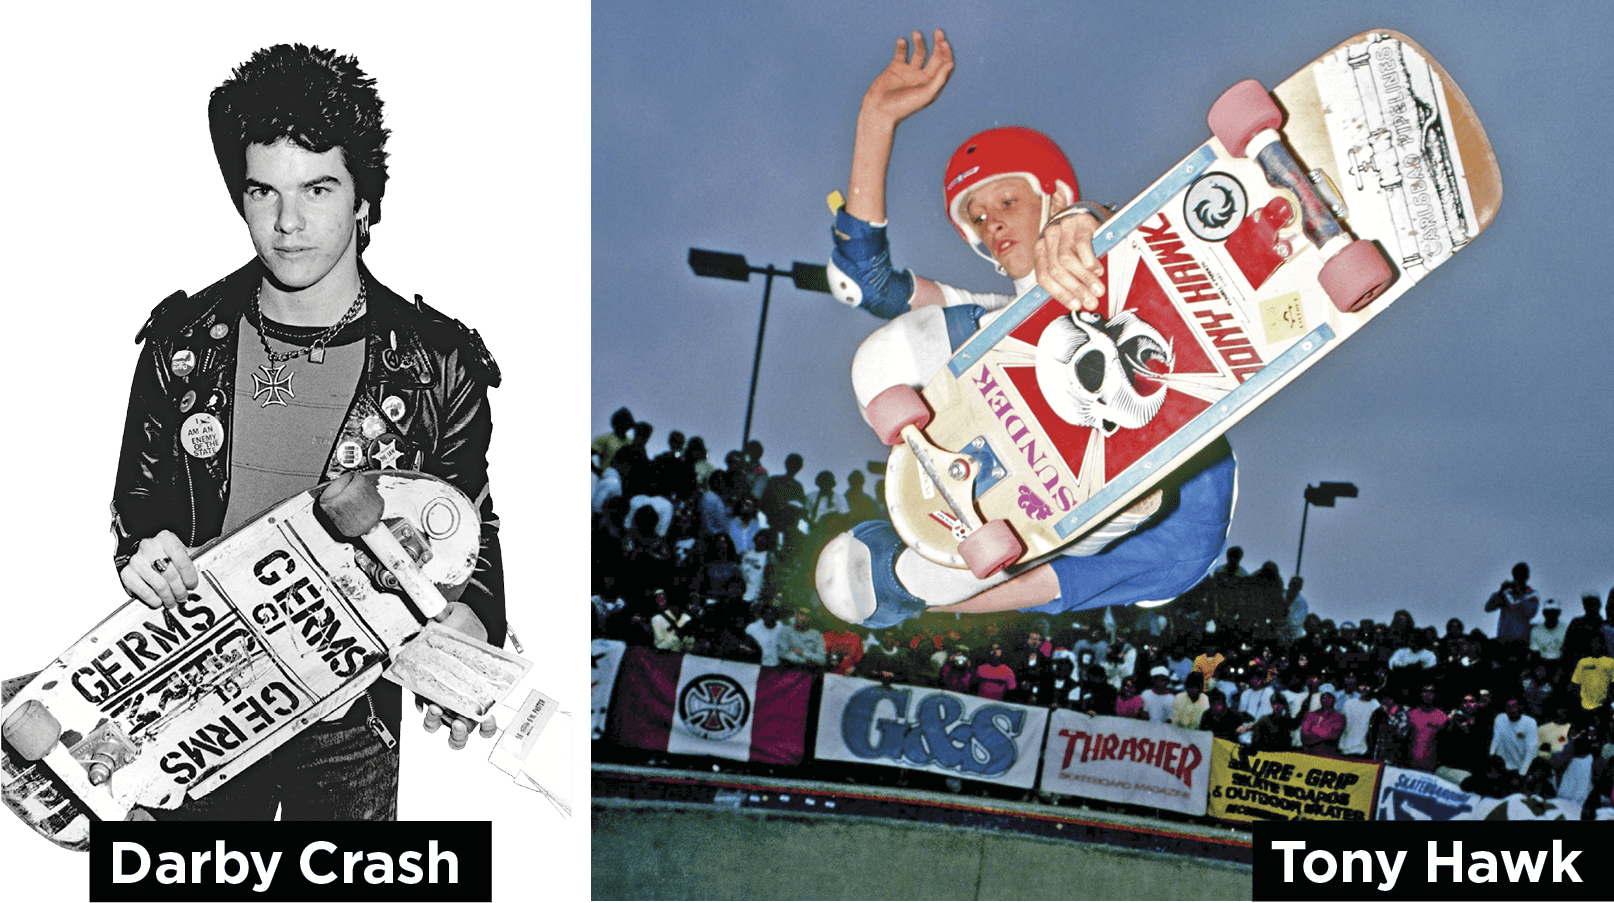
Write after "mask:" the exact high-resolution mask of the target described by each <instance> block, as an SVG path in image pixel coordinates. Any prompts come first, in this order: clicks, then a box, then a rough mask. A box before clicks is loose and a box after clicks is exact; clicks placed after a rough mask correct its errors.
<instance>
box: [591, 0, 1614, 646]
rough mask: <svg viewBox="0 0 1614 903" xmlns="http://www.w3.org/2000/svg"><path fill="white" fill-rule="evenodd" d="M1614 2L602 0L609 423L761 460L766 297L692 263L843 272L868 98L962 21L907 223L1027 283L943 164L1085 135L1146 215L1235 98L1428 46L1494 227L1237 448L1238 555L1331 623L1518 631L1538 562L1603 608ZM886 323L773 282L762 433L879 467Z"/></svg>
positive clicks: (599, 80) (966, 268) (943, 274)
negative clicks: (746, 0) (682, 2)
mask: <svg viewBox="0 0 1614 903" xmlns="http://www.w3.org/2000/svg"><path fill="white" fill-rule="evenodd" d="M1611 23H1614V13H1611V12H1610V11H1609V8H1607V7H1604V6H1598V5H1592V4H1549V5H1540V4H1529V5H1527V4H1515V3H1495V4H1405V3H1394V4H1390V3H1354V4H1348V5H1330V6H1326V7H1323V6H1319V7H1316V8H1297V7H1296V5H1294V4H1285V5H1279V4H1257V3H1236V4H1217V5H1215V6H1206V5H1203V4H1192V5H1191V4H1174V3H1165V4H1150V5H1148V6H1146V7H1145V6H1130V7H1128V8H1126V9H1123V8H1122V7H1121V6H1120V5H1111V4H1104V5H1099V4H1089V3H1068V2H1061V3H1017V4H1012V5H1008V6H1000V5H990V4H981V3H937V4H926V5H925V6H924V7H923V9H922V10H921V9H920V7H919V6H918V5H915V4H867V3H814V4H791V5H788V6H786V5H778V4H772V5H752V4H725V3H715V4H704V5H702V6H700V7H698V8H696V7H688V6H665V5H661V4H651V3H610V4H597V5H596V6H595V10H594V23H593V34H594V38H593V41H594V43H593V73H594V84H593V102H592V109H593V174H592V176H593V203H592V213H593V222H592V231H593V239H594V240H593V251H592V254H593V273H592V285H593V303H592V318H593V322H592V342H593V345H592V352H593V361H592V374H593V388H592V393H591V394H592V404H591V411H590V418H591V419H590V424H589V426H590V429H591V434H593V433H598V432H601V431H603V430H604V429H605V428H606V420H607V418H608V417H609V415H610V412H611V411H612V410H614V409H615V408H616V407H617V406H618V405H620V404H627V405H628V406H630V407H631V408H632V409H633V411H634V413H635V414H636V415H637V416H639V417H640V418H641V419H645V420H648V421H649V422H651V423H652V424H654V425H655V426H656V428H657V438H656V439H654V440H652V447H659V446H660V445H661V444H662V443H663V442H664V440H665V436H666V433H667V432H668V431H669V430H672V429H679V430H682V431H684V432H685V433H688V434H691V435H694V434H700V435H703V436H704V437H706V439H707V443H708V446H709V447H710V448H711V449H712V451H713V456H714V457H715V458H718V459H721V456H722V454H723V453H724V452H725V451H727V450H728V449H730V448H734V447H737V445H738V443H739V440H740V434H741V428H742V424H743V420H744V416H745V401H746V389H747V385H748V381H749V378H750V367H751V356H752V351H753V347H754V342H755V340H756V330H757V315H758V311H759V308H760V302H761V295H762V285H761V277H754V278H753V281H752V282H751V283H750V284H746V285H742V284H740V283H737V282H725V281H719V280H712V279H702V278H697V277H696V276H694V275H693V274H692V273H691V272H690V270H689V268H688V266H687V265H686V263H685V255H686V254H687V251H688V249H689V248H690V247H703V248H710V249H714V250H722V251H734V252H739V253H743V254H745V255H747V257H748V258H749V260H750V261H751V263H752V264H754V265H759V266H760V265H763V264H768V263H772V264H775V265H778V266H781V267H788V266H789V265H790V264H791V262H792V261H795V260H801V261H805V262H811V263H822V262H823V261H824V260H825V259H826V258H827V257H828V254H829V225H830V213H829V209H828V207H827V205H826V204H825V201H824V198H825V196H826V195H827V194H828V193H829V192H830V191H832V190H834V189H837V188H844V185H845V181H846V173H847V169H848V166H849V163H850V154H851V139H852V133H853V127H854V124H855V117H856V113H857V105H858V101H859V99H860V98H861V95H862V92H863V90H864V89H865V88H866V87H867V84H868V82H869V80H870V79H871V78H872V77H873V76H874V74H875V73H876V72H878V71H879V69H880V68H881V67H882V66H883V65H884V64H885V62H886V61H887V60H888V59H889V57H890V53H891V47H892V45H893V43H894V41H895V39H896V38H897V37H899V36H902V35H905V34H906V33H908V32H909V31H910V30H912V29H914V28H919V29H922V30H924V31H925V32H926V33H927V34H928V33H929V31H930V30H931V29H932V28H935V27H938V26H939V27H942V28H944V29H946V31H947V33H948V36H949V39H950V41H951V43H952V44H953V47H954V49H955V52H956V54H957V69H956V71H955V73H954V75H953V78H952V81H951V82H950V83H949V85H948V87H947V89H946V91H945V92H944V93H943V94H942V96H941V98H940V99H939V100H938V101H937V102H936V103H935V104H934V105H933V106H931V107H930V108H929V109H927V110H925V111H923V112H921V113H920V114H918V115H917V116H915V117H914V118H912V119H910V120H909V121H908V122H906V123H904V124H903V126H902V127H901V129H900V130H899V132H898V135H897V146H896V151H895V156H894V159H893V163H892V167H891V178H890V187H889V209H890V220H891V223H892V225H891V241H892V247H893V257H894V260H895V261H896V264H897V266H899V267H911V268H913V269H914V271H915V272H918V273H921V274H923V275H926V276H929V277H932V278H935V279H939V280H942V281H947V282H952V283H955V284H958V285H961V286H964V287H969V288H976V289H985V290H999V291H1002V290H1006V280H1003V279H1002V278H1001V277H997V276H995V275H994V274H993V273H992V272H991V271H990V269H989V268H987V267H986V266H985V265H984V264H983V263H982V262H981V261H980V260H978V259H977V258H976V257H975V256H974V255H973V254H971V253H970V252H969V251H968V249H966V248H965V246H964V245H963V243H962V242H960V241H959V239H958V237H957V234H956V233H955V232H954V231H953V229H952V228H951V226H950V225H949V224H948V222H947V220H946V217H945V214H944V211H943V209H942V203H941V199H940V194H941V192H940V172H941V168H942V165H943V163H944V162H945V160H946V158H947V155H948V154H950V153H951V151H952V150H953V148H954V147H956V146H957V144H958V143H959V142H960V141H961V140H962V139H963V138H965V137H967V136H968V135H970V134H972V133H974V132H976V131H979V130H980V129H983V128H987V127H990V126H993V125H1008V124H1019V125H1030V126H1033V127H1036V128H1040V129H1042V130H1043V131H1045V132H1047V133H1049V134H1050V135H1051V136H1052V137H1054V138H1055V140H1057V141H1059V142H1060V143H1061V144H1062V145H1063V146H1064V147H1065V149H1066V151H1067V153H1068V154H1069V156H1070V157H1071V159H1072V162H1073V163H1074V165H1075V167H1076V170H1077V174H1078V176H1079V178H1080V180H1081V183H1082V189H1083V194H1084V195H1085V196H1087V197H1089V198H1093V199H1098V200H1103V201H1107V202H1111V203H1121V202H1124V201H1126V200H1128V199H1130V198H1131V197H1132V196H1133V195H1134V194H1136V193H1137V192H1138V191H1140V190H1142V189H1143V188H1144V187H1146V186H1147V185H1148V184H1149V183H1150V182H1152V181H1153V180H1154V179H1155V178H1156V177H1158V176H1159V175H1160V174H1161V173H1162V172H1164V171H1165V170H1166V169H1167V168H1168V167H1169V166H1170V165H1172V164H1173V163H1175V162H1176V161H1177V160H1178V159H1180V158H1181V157H1182V156H1184V155H1185V154H1186V153H1187V152H1188V151H1189V150H1191V149H1192V148H1193V147H1194V146H1196V145H1197V144H1198V143H1200V142H1201V141H1203V140H1204V138H1205V137H1206V135H1207V133H1208V130H1207V128H1206V126H1205V121H1204V116H1205V111H1206V110H1207V109H1208V107H1209V105H1210V103H1211V102H1212V101H1213V100H1215V98H1216V97H1217V95H1218V94H1220V92H1221V91H1222V90H1223V89H1225V88H1226V87H1227V86H1228V85H1231V84H1232V83H1234V82H1235V81H1238V80H1240V79H1243V78H1256V79H1259V80H1261V81H1262V82H1263V83H1266V84H1268V85H1271V84H1274V83H1276V82H1278V81H1281V80H1282V79H1284V78H1286V77H1287V76H1288V75H1290V74H1291V73H1292V72H1293V71H1294V70H1296V69H1298V68H1299V67H1300V66H1302V65H1303V64H1305V63H1307V62H1308V61H1310V60H1311V59H1312V58H1314V57H1315V56H1317V55H1318V54H1320V53H1322V52H1323V51H1325V50H1327V49H1328V48H1330V47H1332V46H1333V45H1335V44H1337V43H1338V42H1340V41H1341V40H1343V39H1345V38H1346V37H1349V36H1350V35H1352V34H1355V33H1358V32H1362V31H1366V30H1369V29H1373V28H1390V29H1394V30H1397V31H1401V32H1404V33H1406V34H1407V35H1409V36H1410V37H1411V38H1413V39H1414V40H1415V41H1417V42H1419V43H1420V44H1422V45H1423V46H1424V48H1425V49H1426V50H1428V51H1429V52H1430V53H1431V54H1432V55H1433V56H1434V57H1435V58H1436V59H1437V60H1439V61H1440V62H1441V63H1442V64H1443V65H1444V66H1445V68H1446V69H1447V71H1449V72H1450V73H1451V74H1452V76H1453V77H1454V79H1455V80H1456V81H1457V82H1458V83H1459V84H1460V85H1461V86H1462V88H1463V90H1464V91H1465V92H1466V94H1467V96H1468V98H1469V100H1470V102H1471V103H1472V104H1473V106H1474V107H1475V109H1476V110H1477V111H1478V113H1479V115H1480V117H1481V119H1482V121H1483V122H1484V123H1485V125H1486V128H1487V130H1488V132H1489V134H1490V137H1491V140H1492V143H1493V145H1494V146H1495V149H1496V153H1497V156H1498V158H1499V160H1500V165H1501V169H1502V174H1503V181H1504V183H1505V186H1506V191H1505V199H1504V201H1503V204H1502V209H1501V212H1500V214H1499V216H1498V218H1497V220H1496V222H1495V223H1494V224H1493V226H1492V227H1491V229H1490V230H1488V231H1487V232H1486V233H1485V234H1484V235H1482V236H1481V237H1480V238H1479V239H1478V240H1476V241H1475V242H1474V243H1473V244H1472V245H1471V246H1470V247H1469V248H1467V249H1465V250H1464V252H1463V253H1462V255H1461V256H1459V257H1458V258H1457V259H1456V260H1454V261H1452V263H1451V264H1450V265H1449V266H1447V267H1443V268H1442V269H1441V270H1440V271H1439V272H1437V273H1435V274H1433V275H1432V276H1431V278H1430V279H1428V280H1427V281H1426V282H1424V283H1422V284H1420V285H1419V286H1418V287H1417V288H1416V290H1414V291H1412V292H1409V293H1408V295H1407V296H1406V297H1405V298H1404V299H1402V300H1401V301H1399V302H1397V304H1396V306H1395V307H1394V308H1393V309H1391V310H1390V311H1388V312H1387V313H1386V314H1385V315H1384V316H1381V317H1379V318H1378V319H1376V320H1375V321H1374V322H1373V323H1371V324H1370V325H1369V326H1368V328H1366V329H1364V330H1363V332H1362V333H1361V334H1360V335H1358V336H1356V337H1355V338H1353V340H1352V341H1351V342H1349V343H1347V344H1346V345H1344V346H1342V347H1341V349H1340V350H1339V351H1338V352H1337V353H1335V354H1333V355H1331V356H1330V357H1329V358H1328V359H1327V360H1324V361H1323V362H1321V363H1320V364H1319V365H1318V366H1317V367H1315V368H1313V369H1312V370H1311V371H1309V372H1308V373H1306V374H1305V375H1304V376H1302V377H1301V378H1300V379H1299V380H1298V381H1297V382H1296V383H1295V384H1294V385H1293V386H1291V387H1289V388H1288V389H1286V390H1285V391H1284V392H1283V393H1281V394H1280V395H1279V396H1278V397H1277V398H1276V399H1274V400H1273V401H1272V402H1270V403H1268V404H1267V405H1265V406H1264V407H1263V408H1262V409H1261V410H1258V411H1257V412H1255V413H1254V414H1252V415H1251V416H1250V417H1249V418H1248V419H1247V420H1246V421H1245V422H1243V423H1241V424H1239V425H1238V426H1237V427H1235V428H1234V429H1233V430H1232V432H1231V433H1230V434H1229V435H1230V438H1231V440H1232V442H1233V446H1234V449H1235V452H1236V453H1237V455H1238V458H1239V463H1240V495H1239V500H1238V508H1237V512H1236V515H1235V519H1234V525H1233V531H1232V535H1231V541H1232V542H1233V543H1237V544H1241V545H1243V546H1244V548H1245V550H1246V557H1247V559H1248V561H1249V564H1250V565H1251V566H1254V565H1259V564H1260V562H1262V561H1264V560H1267V559H1271V560H1274V561H1276V562H1277V563H1278V564H1279V566H1280V568H1281V569H1282V571H1283V573H1284V574H1285V575H1286V576H1287V575H1288V574H1290V573H1291V572H1292V571H1293V568H1294V564H1295V554H1296V543H1297V539H1298V535H1299V529H1300V519H1301V507H1302V505H1301V492H1302V490H1303V489H1304V487H1305V486H1306V485H1307V484H1308V483H1313V482H1317V481H1320V480H1345V481H1350V482H1354V483H1356V484H1358V485H1359V486H1360V487H1361V496H1360V497H1359V498H1357V499H1352V500H1345V501H1342V502H1341V503H1340V504H1339V506H1338V507H1336V508H1334V509H1332V510H1327V509H1320V510H1316V511H1313V512H1312V515H1311V518H1310V520H1309V524H1308V527H1307V536H1306V552H1305V560H1304V564H1303V568H1302V574H1303V576H1305V577H1306V579H1307V596H1308V598H1309V599H1310V601H1311V602H1312V605H1313V608H1314V609H1316V610H1319V611H1321V612H1322V613H1323V614H1325V615H1329V616H1333V617H1335V618H1337V619H1345V618H1360V617H1363V616H1369V617H1381V618H1382V617H1388V615H1389V614H1390V613H1391V612H1392V611H1393V610H1395V609H1396V608H1403V607H1404V608H1408V609H1410V610H1411V611H1412V612H1413V613H1414V614H1415V615H1416V616H1417V618H1418V619H1419V621H1420V622H1422V623H1431V622H1434V623H1442V624H1443V623H1444V621H1445V619H1446V618H1448V617H1460V618H1463V619H1464V621H1465V623H1467V624H1470V625H1472V624H1475V623H1479V624H1483V625H1484V626H1485V627H1486V628H1487V629H1491V628H1493V627H1494V624H1495V622H1494V615H1483V614H1482V612H1481V609H1482V607H1483V605H1484V602H1485V599H1486V597H1487V596H1488V595H1489V593H1491V592H1492V591H1494V590H1495V589H1496V587H1497V585H1498V584H1499V583H1500V582H1501V581H1502V580H1504V579H1506V577H1507V574H1508V570H1509V568H1510V567H1511V566H1512V564H1513V563H1514V562H1515V561H1519V560H1524V561H1528V562H1529V563H1530V564H1531V565H1532V568H1533V569H1534V571H1535V580H1534V581H1533V582H1534V583H1535V584H1536V585H1537V586H1538V588H1540V589H1541V590H1542V592H1543V593H1544V594H1546V595H1549V596H1552V597H1555V598H1557V599H1559V600H1560V602H1563V603H1565V604H1566V605H1567V606H1568V607H1569V609H1570V612H1571V613H1574V612H1578V610H1579V603H1578V598H1579V596H1580V594H1581V593H1582V592H1583V591H1593V590H1594V591H1596V592H1598V593H1599V594H1600V595H1601V594H1605V593H1606V592H1607V591H1608V589H1609V587H1610V585H1611V584H1614V514H1611V511H1614V506H1611V505H1610V504H1609V500H1610V493H1609V491H1608V489H1607V486H1608V481H1607V473H1608V470H1609V465H1610V463H1611V453H1610V446H1611V442H1610V440H1611V439H1614V416H1611V414H1614V403H1611V401H1610V399H1611V398H1614V376H1611V374H1610V370H1609V368H1608V366H1607V364H1606V361H1607V359H1608V356H1609V355H1608V347H1609V344H1610V341H1611V339H1614V316H1611V315H1610V313H1609V308H1608V305H1607V297H1608V295H1607V292H1606V290H1605V288H1604V284H1603V282H1604V280H1603V278H1602V275H1603V274H1602V272H1601V271H1602V266H1601V264H1600V263H1599V261H1600V260H1601V259H1602V257H1603V256H1604V254H1605V253H1606V247H1607V241H1606V239H1605V238H1603V236H1604V235H1605V234H1606V224H1605V222H1604V220H1605V209H1606V202H1605V201H1604V199H1603V198H1602V196H1601V194H1602V193H1601V192H1598V191H1596V190H1593V189H1592V187H1591V186H1594V185H1596V184H1597V183H1598V181H1599V180H1595V179H1588V178H1587V177H1586V176H1585V175H1584V174H1583V169H1582V168H1581V167H1583V166H1584V165H1586V164H1587V163H1588V162H1589V161H1592V160H1595V159H1597V158H1598V157H1600V156H1601V155H1602V153H1603V152H1604V151H1605V150H1606V148H1608V147H1609V146H1611V145H1614V127H1611V126H1610V122H1611V121H1614V116H1611V112H1614V111H1611V110H1610V106H1611V104H1610V99H1609V92H1608V90H1607V88H1606V87H1605V85H1604V84H1603V83H1602V82H1601V81H1599V79H1601V78H1602V74H1601V73H1602V72H1603V70H1604V69H1606V65H1607V52H1608V51H1607V48H1608V46H1609V41H1610V38H1611V37H1614V27H1611ZM877 324H878V321H876V320H874V319H873V318H872V317H870V316H868V315H867V314H865V313H863V312H861V311H855V310H851V309H848V308H845V307H842V306H840V305H838V304H836V303H835V302H834V301H833V300H831V299H830V298H829V297H828V296H826V295H819V294H811V293H803V292H798V291H796V290H795V289H793V288H792V287H790V285H789V284H788V283H787V282H786V283H782V284H778V285H776V286H775V289H774V295H773V303H772V308H771V311H770V316H769V322H768V329H767V337H766V342H765V346H764V350H763V363H762V375H761V380H760V385H759V388H758V395H757V411H756V415H755V419H754V424H753V427H752V435H753V436H754V437H756V438H759V439H761V440H762V441H763V442H764V443H765V445H766V447H767V455H766V457H765V459H764V463H765V464H767V465H768V466H769V467H770V468H771V469H772V470H774V471H778V470H780V469H781V468H782V462H783V459H784V456H785V455H786V454H787V453H789V452H791V451H797V452H800V453H801V454H802V455H803V456H804V457H805V458H806V462H807V464H806V474H807V475H808V476H809V477H810V476H811V474H813V473H816V472H817V471H818V470H820V469H826V468H827V469H831V470H834V471H835V472H836V473H837V475H838V476H839V477H841V478H842V484H843V485H844V475H845V473H846V472H847V471H848V470H850V469H852V468H854V467H860V466H864V465H866V463H867V462H868V461H870V460H878V459H883V457H884V454H883V450H882V448H881V447H880V446H879V445H878V443H877V442H876V441H875V440H874V438H873V436H872V434H871V433H870V432H869V431H868V429H867V427H866V426H865V425H864V424H863V423H862V421H861V419H860V418H859V417H858V415H857V412H856V407H855V404H854V402H853V399H852V396H851V389H850V383H849V380H848V377H847V373H848V367H849V364H850V361H851V356H852V353H853V351H854V350H855V349H856V347H857V344H858V342H859V341H860V340H861V339H862V338H863V337H864V336H865V335H867V333H868V332H869V331H870V330H872V329H873V328H874V327H875V326H876V325H877Z"/></svg>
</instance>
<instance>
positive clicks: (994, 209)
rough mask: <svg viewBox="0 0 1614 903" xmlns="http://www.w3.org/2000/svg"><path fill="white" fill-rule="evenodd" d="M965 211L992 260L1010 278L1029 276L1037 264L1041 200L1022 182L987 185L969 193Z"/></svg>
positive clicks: (1008, 181) (998, 180)
mask: <svg viewBox="0 0 1614 903" xmlns="http://www.w3.org/2000/svg"><path fill="white" fill-rule="evenodd" d="M964 209H965V211H966V213H967V215H968V216H969V219H970V222H971V223H973V224H974V226H975V234H976V235H978V236H980V239H981V243H982V244H983V245H985V246H986V250H987V252H988V253H990V254H991V255H992V259H994V260H996V261H997V262H998V265H999V266H1001V267H1003V269H1004V271H1005V272H1007V273H1008V274H1009V276H1010V277H1011V278H1014V279H1019V278H1020V277H1021V276H1024V275H1026V274H1028V273H1030V272H1031V271H1032V270H1033V269H1034V268H1035V267H1036V263H1037V258H1036V245H1037V236H1038V235H1039V234H1040V233H1041V232H1042V196H1041V195H1039V194H1037V193H1036V192H1035V191H1033V190H1031V184H1030V183H1029V182H1027V181H1026V180H1025V179H1020V178H1008V179H997V180H995V181H992V182H988V183H986V184H985V185H983V186H981V187H980V188H977V189H976V190H975V191H974V192H972V193H971V194H970V196H969V198H968V199H967V200H966V201H965V202H964Z"/></svg>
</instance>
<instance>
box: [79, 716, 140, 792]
mask: <svg viewBox="0 0 1614 903" xmlns="http://www.w3.org/2000/svg"><path fill="white" fill-rule="evenodd" d="M68 752H69V754H71V755H72V757H73V758H74V759H76V760H78V761H79V762H80V763H82V764H83V765H84V770H85V772H86V773H87V774H88V775H89V779H90V783H91V784H94V785H96V786H100V785H102V784H105V783H106V782H108V781H110V780H112V774H113V773H114V772H116V771H117V770H118V769H120V768H122V767H123V766H125V765H129V764H132V763H133V762H134V760H135V755H136V754H138V753H139V752H140V747H139V746H137V745H136V744H135V742H134V741H133V740H130V739H129V735H128V734H125V733H124V732H123V729H122V728H120V727H118V723H117V722H115V721H111V720H108V721H103V722H101V724H100V725H98V726H97V727H96V728H95V729H94V730H92V731H90V732H89V733H88V734H86V735H85V737H84V739H83V740H80V741H79V742H78V743H77V744H75V745H74V746H73V748H72V749H70V750H69V751H68Z"/></svg>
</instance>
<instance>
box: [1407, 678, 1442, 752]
mask: <svg viewBox="0 0 1614 903" xmlns="http://www.w3.org/2000/svg"><path fill="white" fill-rule="evenodd" d="M1449 717H1450V716H1448V715H1447V714H1446V713H1445V712H1443V711H1441V709H1440V708H1439V707H1437V706H1436V705H1435V686H1434V684H1425V685H1424V688H1423V691H1422V693H1421V694H1420V695H1419V703H1418V706H1417V708H1414V709H1412V710H1411V711H1409V712H1407V721H1408V723H1409V724H1410V725H1411V728H1412V735H1411V738H1410V740H1409V742H1408V744H1407V749H1408V752H1407V765H1409V766H1410V767H1412V768H1416V769H1419V770H1420V771H1434V770H1435V767H1436V766H1437V765H1439V764H1440V763H1439V760H1438V758H1437V755H1436V747H1435V738H1436V737H1437V736H1439V735H1440V729H1441V728H1443V727H1445V726H1446V721H1447V719H1448V718H1449Z"/></svg>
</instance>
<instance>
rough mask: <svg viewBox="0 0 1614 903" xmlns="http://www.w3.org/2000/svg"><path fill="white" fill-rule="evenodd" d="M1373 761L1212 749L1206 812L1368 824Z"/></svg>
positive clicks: (1232, 746) (1222, 746)
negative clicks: (1208, 800) (1209, 789)
mask: <svg viewBox="0 0 1614 903" xmlns="http://www.w3.org/2000/svg"><path fill="white" fill-rule="evenodd" d="M1382 767H1383V766H1381V765H1380V764H1379V763H1378V762H1361V761H1357V760H1354V759H1336V758H1333V757H1331V756H1314V755H1310V754H1308V753H1297V752H1254V751H1252V750H1251V749H1250V748H1249V747H1247V746H1240V745H1239V744H1237V743H1231V742H1229V741H1227V740H1223V739H1221V738H1217V739H1216V741H1215V742H1214V743H1213V744H1212V746H1211V770H1210V777H1211V791H1210V805H1209V807H1208V810H1209V814H1210V815H1211V816H1212V817H1214V818H1224V819H1227V820H1229V821H1367V820H1368V819H1370V818H1372V817H1373V803H1374V796H1373V792H1374V789H1375V788H1376V786H1377V784H1378V778H1379V769H1380V768H1382Z"/></svg>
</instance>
